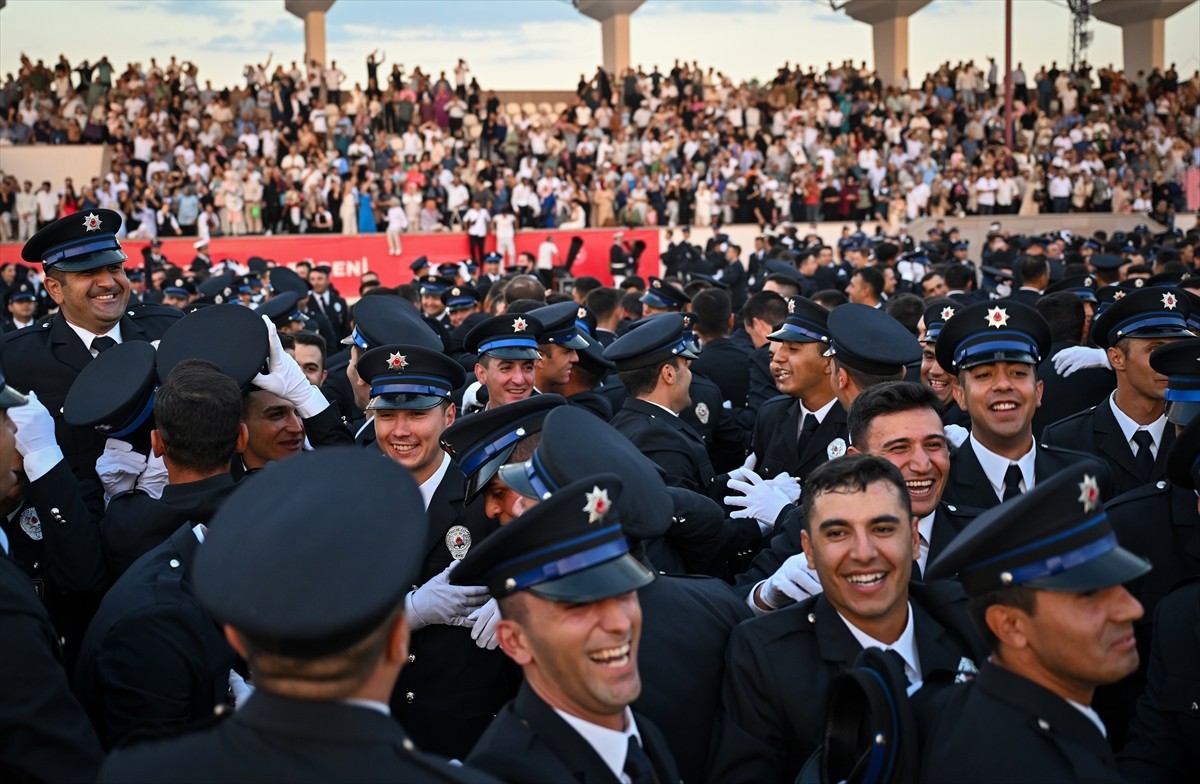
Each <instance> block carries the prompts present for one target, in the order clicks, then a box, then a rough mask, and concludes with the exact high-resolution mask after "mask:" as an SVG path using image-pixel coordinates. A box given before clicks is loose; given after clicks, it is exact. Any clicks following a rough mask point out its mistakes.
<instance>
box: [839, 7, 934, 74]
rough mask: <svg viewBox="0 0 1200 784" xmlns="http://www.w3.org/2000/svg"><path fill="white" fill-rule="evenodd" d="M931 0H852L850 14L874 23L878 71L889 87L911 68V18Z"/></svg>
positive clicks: (872, 35)
mask: <svg viewBox="0 0 1200 784" xmlns="http://www.w3.org/2000/svg"><path fill="white" fill-rule="evenodd" d="M929 3H930V0H850V2H848V3H846V5H845V6H843V10H844V11H845V12H846V15H847V16H849V17H850V18H851V19H854V20H857V21H859V22H866V23H867V24H869V25H871V42H872V47H873V49H874V55H875V70H876V72H877V73H878V74H879V78H880V80H882V81H883V83H884V84H885V85H887V86H891V85H894V84H896V83H897V82H898V81H900V77H901V76H902V75H903V74H904V71H905V70H906V69H907V68H908V17H910V16H912V15H913V14H915V13H916V12H917V11H920V10H921V9H922V8H924V7H925V6H927V5H929Z"/></svg>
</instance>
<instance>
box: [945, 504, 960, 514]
mask: <svg viewBox="0 0 1200 784" xmlns="http://www.w3.org/2000/svg"><path fill="white" fill-rule="evenodd" d="M946 508H947V509H949V510H950V511H951V512H957V511H958V507H957V506H955V505H954V504H946Z"/></svg>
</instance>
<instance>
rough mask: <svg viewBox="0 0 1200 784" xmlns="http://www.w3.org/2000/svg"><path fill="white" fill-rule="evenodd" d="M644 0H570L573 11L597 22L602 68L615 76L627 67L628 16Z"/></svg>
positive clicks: (628, 55) (628, 56)
mask: <svg viewBox="0 0 1200 784" xmlns="http://www.w3.org/2000/svg"><path fill="white" fill-rule="evenodd" d="M643 2H645V0H574V5H575V10H576V11H578V12H579V13H581V14H583V15H584V16H589V17H591V18H592V19H595V20H596V21H598V22H599V23H600V38H601V44H602V52H603V55H604V70H605V71H608V72H609V73H610V74H613V75H614V76H616V77H617V78H618V79H619V78H621V74H623V73H625V71H627V70H629V64H630V54H629V52H630V48H629V15H630V14H632V13H633V12H634V11H636V10H637V9H638V8H639V7H640V6H641V5H642V3H643Z"/></svg>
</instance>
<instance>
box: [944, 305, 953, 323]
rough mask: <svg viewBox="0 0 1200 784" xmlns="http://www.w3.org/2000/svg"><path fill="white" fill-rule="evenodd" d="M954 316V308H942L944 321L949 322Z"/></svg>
mask: <svg viewBox="0 0 1200 784" xmlns="http://www.w3.org/2000/svg"><path fill="white" fill-rule="evenodd" d="M953 316H954V308H952V307H950V306H949V305H947V306H946V307H944V308H942V321H949V320H950V319H951V318H952V317H953Z"/></svg>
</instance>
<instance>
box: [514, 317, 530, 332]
mask: <svg viewBox="0 0 1200 784" xmlns="http://www.w3.org/2000/svg"><path fill="white" fill-rule="evenodd" d="M526 326H528V325H527V324H526V322H525V319H523V318H520V317H518V318H515V319H513V332H524V331H525V327H526Z"/></svg>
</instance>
